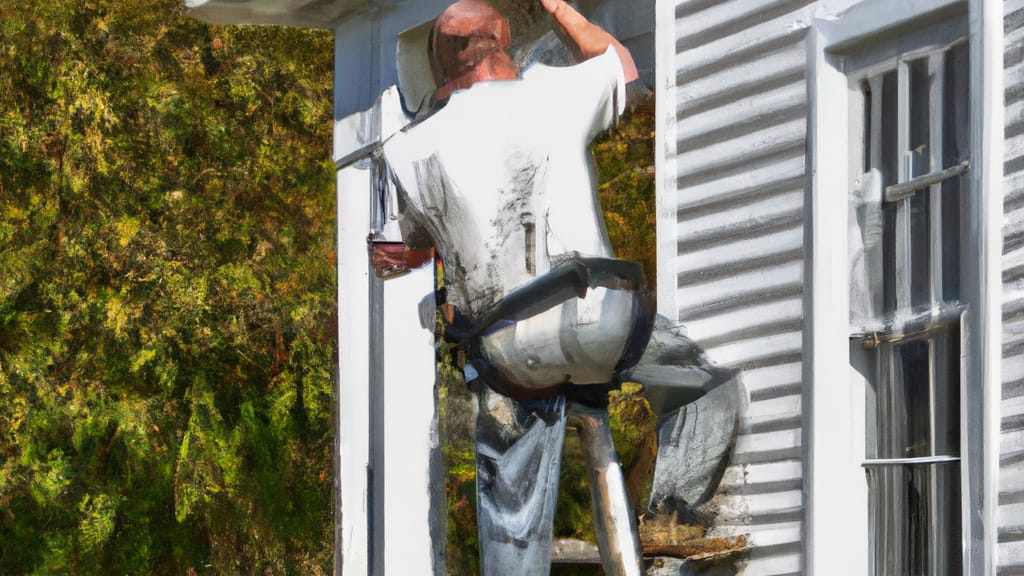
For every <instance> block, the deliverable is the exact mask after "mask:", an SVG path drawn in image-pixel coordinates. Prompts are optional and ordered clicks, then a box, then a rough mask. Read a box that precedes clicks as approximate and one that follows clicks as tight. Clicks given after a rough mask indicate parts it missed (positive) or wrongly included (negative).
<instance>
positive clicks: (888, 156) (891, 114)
mask: <svg viewBox="0 0 1024 576" xmlns="http://www.w3.org/2000/svg"><path fill="white" fill-rule="evenodd" d="M898 91H899V77H898V76H897V74H896V71H895V70H893V71H892V72H887V73H886V74H885V75H884V76H882V123H881V124H882V125H881V126H879V129H880V130H881V131H882V134H881V136H882V138H881V140H882V165H881V166H880V167H879V168H880V169H881V170H882V186H883V187H885V186H889V185H890V184H895V183H897V182H899V175H900V171H899V166H900V165H899V156H900V151H899V97H898V96H899V92H898Z"/></svg>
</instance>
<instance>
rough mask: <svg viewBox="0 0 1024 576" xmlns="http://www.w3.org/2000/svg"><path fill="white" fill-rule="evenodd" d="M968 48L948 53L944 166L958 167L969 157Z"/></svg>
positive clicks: (964, 46) (943, 143)
mask: <svg viewBox="0 0 1024 576" xmlns="http://www.w3.org/2000/svg"><path fill="white" fill-rule="evenodd" d="M969 56H970V55H969V53H968V45H967V43H966V42H962V43H960V44H958V45H956V46H954V47H953V48H950V49H949V51H948V52H946V63H945V68H946V71H945V82H944V86H943V90H942V91H943V97H942V102H943V104H942V125H943V129H942V163H943V167H944V168H948V167H950V166H955V165H957V164H959V163H960V162H961V161H963V160H965V159H967V158H968V155H969V150H968V145H969V142H970V140H969V132H970V124H969V122H968V121H969V119H970V110H971V99H970V94H971V93H970V90H969V89H968V88H969V86H970V84H969V82H970V78H968V67H967V64H968V61H969Z"/></svg>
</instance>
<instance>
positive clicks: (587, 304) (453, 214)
mask: <svg viewBox="0 0 1024 576" xmlns="http://www.w3.org/2000/svg"><path fill="white" fill-rule="evenodd" d="M540 2H541V4H542V5H543V7H544V9H545V10H546V11H547V12H548V13H549V14H550V15H551V17H552V18H553V20H554V24H555V29H556V32H557V33H558V34H559V35H560V36H561V38H562V39H563V41H564V42H565V43H566V45H567V46H568V47H569V49H570V50H571V51H572V53H573V54H574V55H575V56H576V58H577V59H578V60H579V61H580V63H579V64H577V65H575V66H571V67H567V68H552V67H547V66H543V65H535V66H532V67H530V68H528V69H527V70H525V71H523V72H522V74H520V71H519V70H518V69H517V68H516V66H515V65H514V63H513V61H512V58H511V56H510V55H509V47H510V45H511V38H510V34H509V27H508V22H507V21H506V20H505V19H504V18H503V17H502V16H501V15H500V14H499V13H498V12H497V11H496V10H494V9H493V8H492V7H491V6H489V5H488V4H486V3H485V2H483V1H481V0H460V1H458V2H456V3H455V4H452V5H451V6H450V7H449V8H448V9H446V10H445V11H444V12H443V13H442V14H441V16H439V17H438V19H437V21H436V22H435V24H434V28H433V30H432V33H431V38H430V48H429V51H430V57H431V64H432V69H433V72H434V76H435V79H436V81H437V84H438V89H437V93H436V96H435V99H436V102H437V104H436V109H435V110H434V111H433V112H432V113H431V114H430V115H429V116H428V117H427V118H425V119H423V120H421V121H419V122H417V123H415V124H413V125H412V126H411V127H409V128H407V129H405V130H403V131H402V132H401V133H399V134H396V135H395V136H393V137H392V138H391V139H390V140H389V141H388V142H386V143H385V145H384V156H385V159H386V160H387V162H388V165H389V166H390V168H391V170H392V171H393V173H394V175H395V177H396V180H397V183H398V187H399V190H400V195H399V197H400V207H401V212H402V215H403V219H404V222H405V224H406V228H407V231H408V232H409V234H407V236H408V237H410V238H412V237H416V236H417V235H418V233H417V229H419V231H421V232H425V233H426V234H427V235H429V237H430V240H431V241H432V242H433V244H434V245H435V246H436V247H437V248H438V250H439V251H440V253H441V256H442V258H443V260H444V263H445V280H446V284H447V287H448V299H449V302H450V303H452V304H453V305H454V307H455V309H456V310H457V314H455V317H454V318H452V319H451V324H450V325H449V326H448V329H447V333H448V335H449V336H451V337H454V338H455V339H457V340H458V341H460V342H461V343H462V344H463V346H464V347H465V348H466V350H467V353H468V355H469V359H470V362H469V364H468V365H467V366H466V368H465V370H466V375H467V379H468V380H471V381H472V383H474V384H475V389H476V390H477V392H478V396H479V403H480V414H479V417H478V420H477V453H478V456H477V477H478V521H479V533H480V547H481V568H482V573H483V574H487V575H489V576H490V575H494V574H546V573H547V572H548V570H549V567H550V554H551V526H552V518H553V514H554V508H555V496H556V493H557V481H558V470H559V466H560V459H561V446H562V441H563V438H564V433H565V426H566V422H567V419H569V418H570V417H571V414H572V415H574V416H575V417H576V418H577V420H578V421H580V422H581V427H582V428H585V429H588V430H589V429H591V428H592V429H593V430H592V431H594V434H595V435H594V436H593V437H592V438H591V441H590V442H589V448H590V449H592V451H591V452H588V454H589V455H591V456H592V457H593V458H592V459H591V462H590V467H591V469H592V475H591V477H592V480H593V481H594V482H592V484H594V485H592V492H593V494H594V497H595V511H596V512H597V514H596V515H597V516H598V518H597V519H596V520H597V522H598V532H599V536H602V537H601V538H599V539H600V540H602V542H601V544H602V546H601V549H602V559H603V562H604V564H605V571H606V573H608V574H640V573H641V572H642V559H641V558H640V551H639V542H638V539H637V537H636V529H635V519H633V518H632V517H631V515H630V513H629V510H630V509H629V506H628V504H627V503H626V502H625V494H624V490H623V489H622V486H621V470H619V468H618V462H617V458H616V457H615V456H614V451H613V450H612V449H610V448H609V449H608V450H604V452H602V449H600V446H607V447H610V434H609V433H608V425H607V415H606V414H605V413H603V412H602V410H603V409H604V408H605V406H606V402H607V399H606V398H607V391H608V389H609V387H614V386H617V385H618V384H619V383H620V382H622V381H624V380H627V379H629V380H637V381H641V382H642V383H644V384H645V385H647V386H648V392H647V393H648V397H649V398H650V399H651V401H652V404H653V405H654V407H655V409H656V411H658V412H659V413H662V414H664V413H667V412H670V411H671V410H674V409H676V408H678V407H679V406H681V405H683V404H685V403H688V402H691V401H693V400H695V399H697V398H699V397H701V396H703V395H704V394H705V393H706V392H707V391H709V390H711V389H713V388H715V387H717V386H719V385H720V384H722V383H723V382H726V381H728V380H729V379H730V378H731V374H728V373H726V372H723V371H719V370H715V369H713V368H711V367H709V366H707V363H706V362H704V361H703V358H702V357H701V356H700V354H699V352H698V351H697V350H696V348H695V347H694V346H693V345H692V343H690V342H689V341H687V340H685V339H683V338H681V337H680V336H679V335H678V334H676V333H675V332H674V331H672V330H671V329H670V327H668V326H666V325H660V326H659V329H656V330H654V334H655V337H654V341H653V344H652V345H651V346H647V345H648V340H649V339H651V333H652V325H653V323H654V315H653V313H652V312H651V311H650V310H649V306H648V305H647V300H646V296H645V293H644V287H643V277H642V274H641V273H640V269H639V265H636V264H633V263H629V262H623V261H619V260H615V259H614V254H613V251H612V249H611V246H610V244H609V241H608V237H607V233H606V231H605V228H604V223H603V220H602V216H601V211H600V209H599V205H598V202H597V196H596V182H595V175H594V168H593V165H592V160H591V158H590V155H589V153H588V150H587V146H588V144H589V142H590V141H591V140H592V139H593V137H594V136H596V135H597V134H598V133H600V132H602V131H603V130H605V129H607V128H608V127H609V126H611V125H612V124H613V123H614V121H615V120H616V119H617V118H618V116H619V115H620V114H622V112H623V111H624V110H625V107H626V103H627V99H628V97H627V94H628V93H629V92H632V91H633V90H631V89H630V84H631V83H634V84H633V86H635V82H636V80H637V70H636V65H635V64H634V62H633V59H632V57H631V56H630V54H629V51H628V50H627V49H626V48H625V47H624V46H623V45H622V44H621V43H619V42H618V41H617V40H616V39H615V38H613V37H612V36H611V35H610V34H608V33H607V32H606V31H604V30H603V29H601V28H600V27H598V26H596V25H594V24H593V23H591V22H589V21H587V20H586V18H584V17H583V16H582V15H581V14H580V13H579V12H577V11H576V10H575V9H574V8H573V7H572V6H571V5H569V4H567V3H566V2H564V1H563V0H540ZM645 348H646V349H647V352H646V353H645V352H644V351H645ZM641 354H644V357H643V360H641ZM638 360H641V361H640V363H639V364H637V362H638ZM666 360H669V362H666ZM733 416H734V414H733ZM676 429H677V430H678V429H680V427H678V426H677V427H676ZM677 436H678V433H677ZM671 441H672V440H671V439H669V442H670V443H671ZM587 450H588V448H587V447H585V451H587ZM599 499H603V500H606V501H604V502H598V500H599ZM602 506H603V508H602Z"/></svg>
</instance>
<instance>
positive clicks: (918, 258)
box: [909, 191, 932, 309]
mask: <svg viewBox="0 0 1024 576" xmlns="http://www.w3.org/2000/svg"><path fill="white" fill-rule="evenodd" d="M930 204H931V194H929V193H928V192H927V191H921V192H918V193H917V194H914V195H913V196H911V198H910V206H909V207H910V304H911V306H912V307H913V308H915V309H921V308H930V307H931V304H932V293H931V273H930V270H931V246H932V240H931V210H930Z"/></svg>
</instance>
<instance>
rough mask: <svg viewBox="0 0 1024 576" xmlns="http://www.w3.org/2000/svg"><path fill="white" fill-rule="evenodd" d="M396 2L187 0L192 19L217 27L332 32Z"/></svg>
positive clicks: (362, 0) (186, 5)
mask: <svg viewBox="0 0 1024 576" xmlns="http://www.w3.org/2000/svg"><path fill="white" fill-rule="evenodd" d="M395 3H396V2H395V1H394V0H391V1H387V0H384V1H380V0H185V7H186V8H187V9H188V12H189V15H190V16H192V17H193V18H197V19H199V20H204V21H207V22H211V23H214V24H271V25H279V26H299V27H302V28H328V29H329V28H333V27H334V26H336V25H337V24H338V23H339V22H342V21H344V20H347V19H349V18H351V17H352V16H354V15H356V14H360V13H363V12H366V11H368V10H374V9H378V8H380V7H381V5H384V4H389V5H390V4H395Z"/></svg>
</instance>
